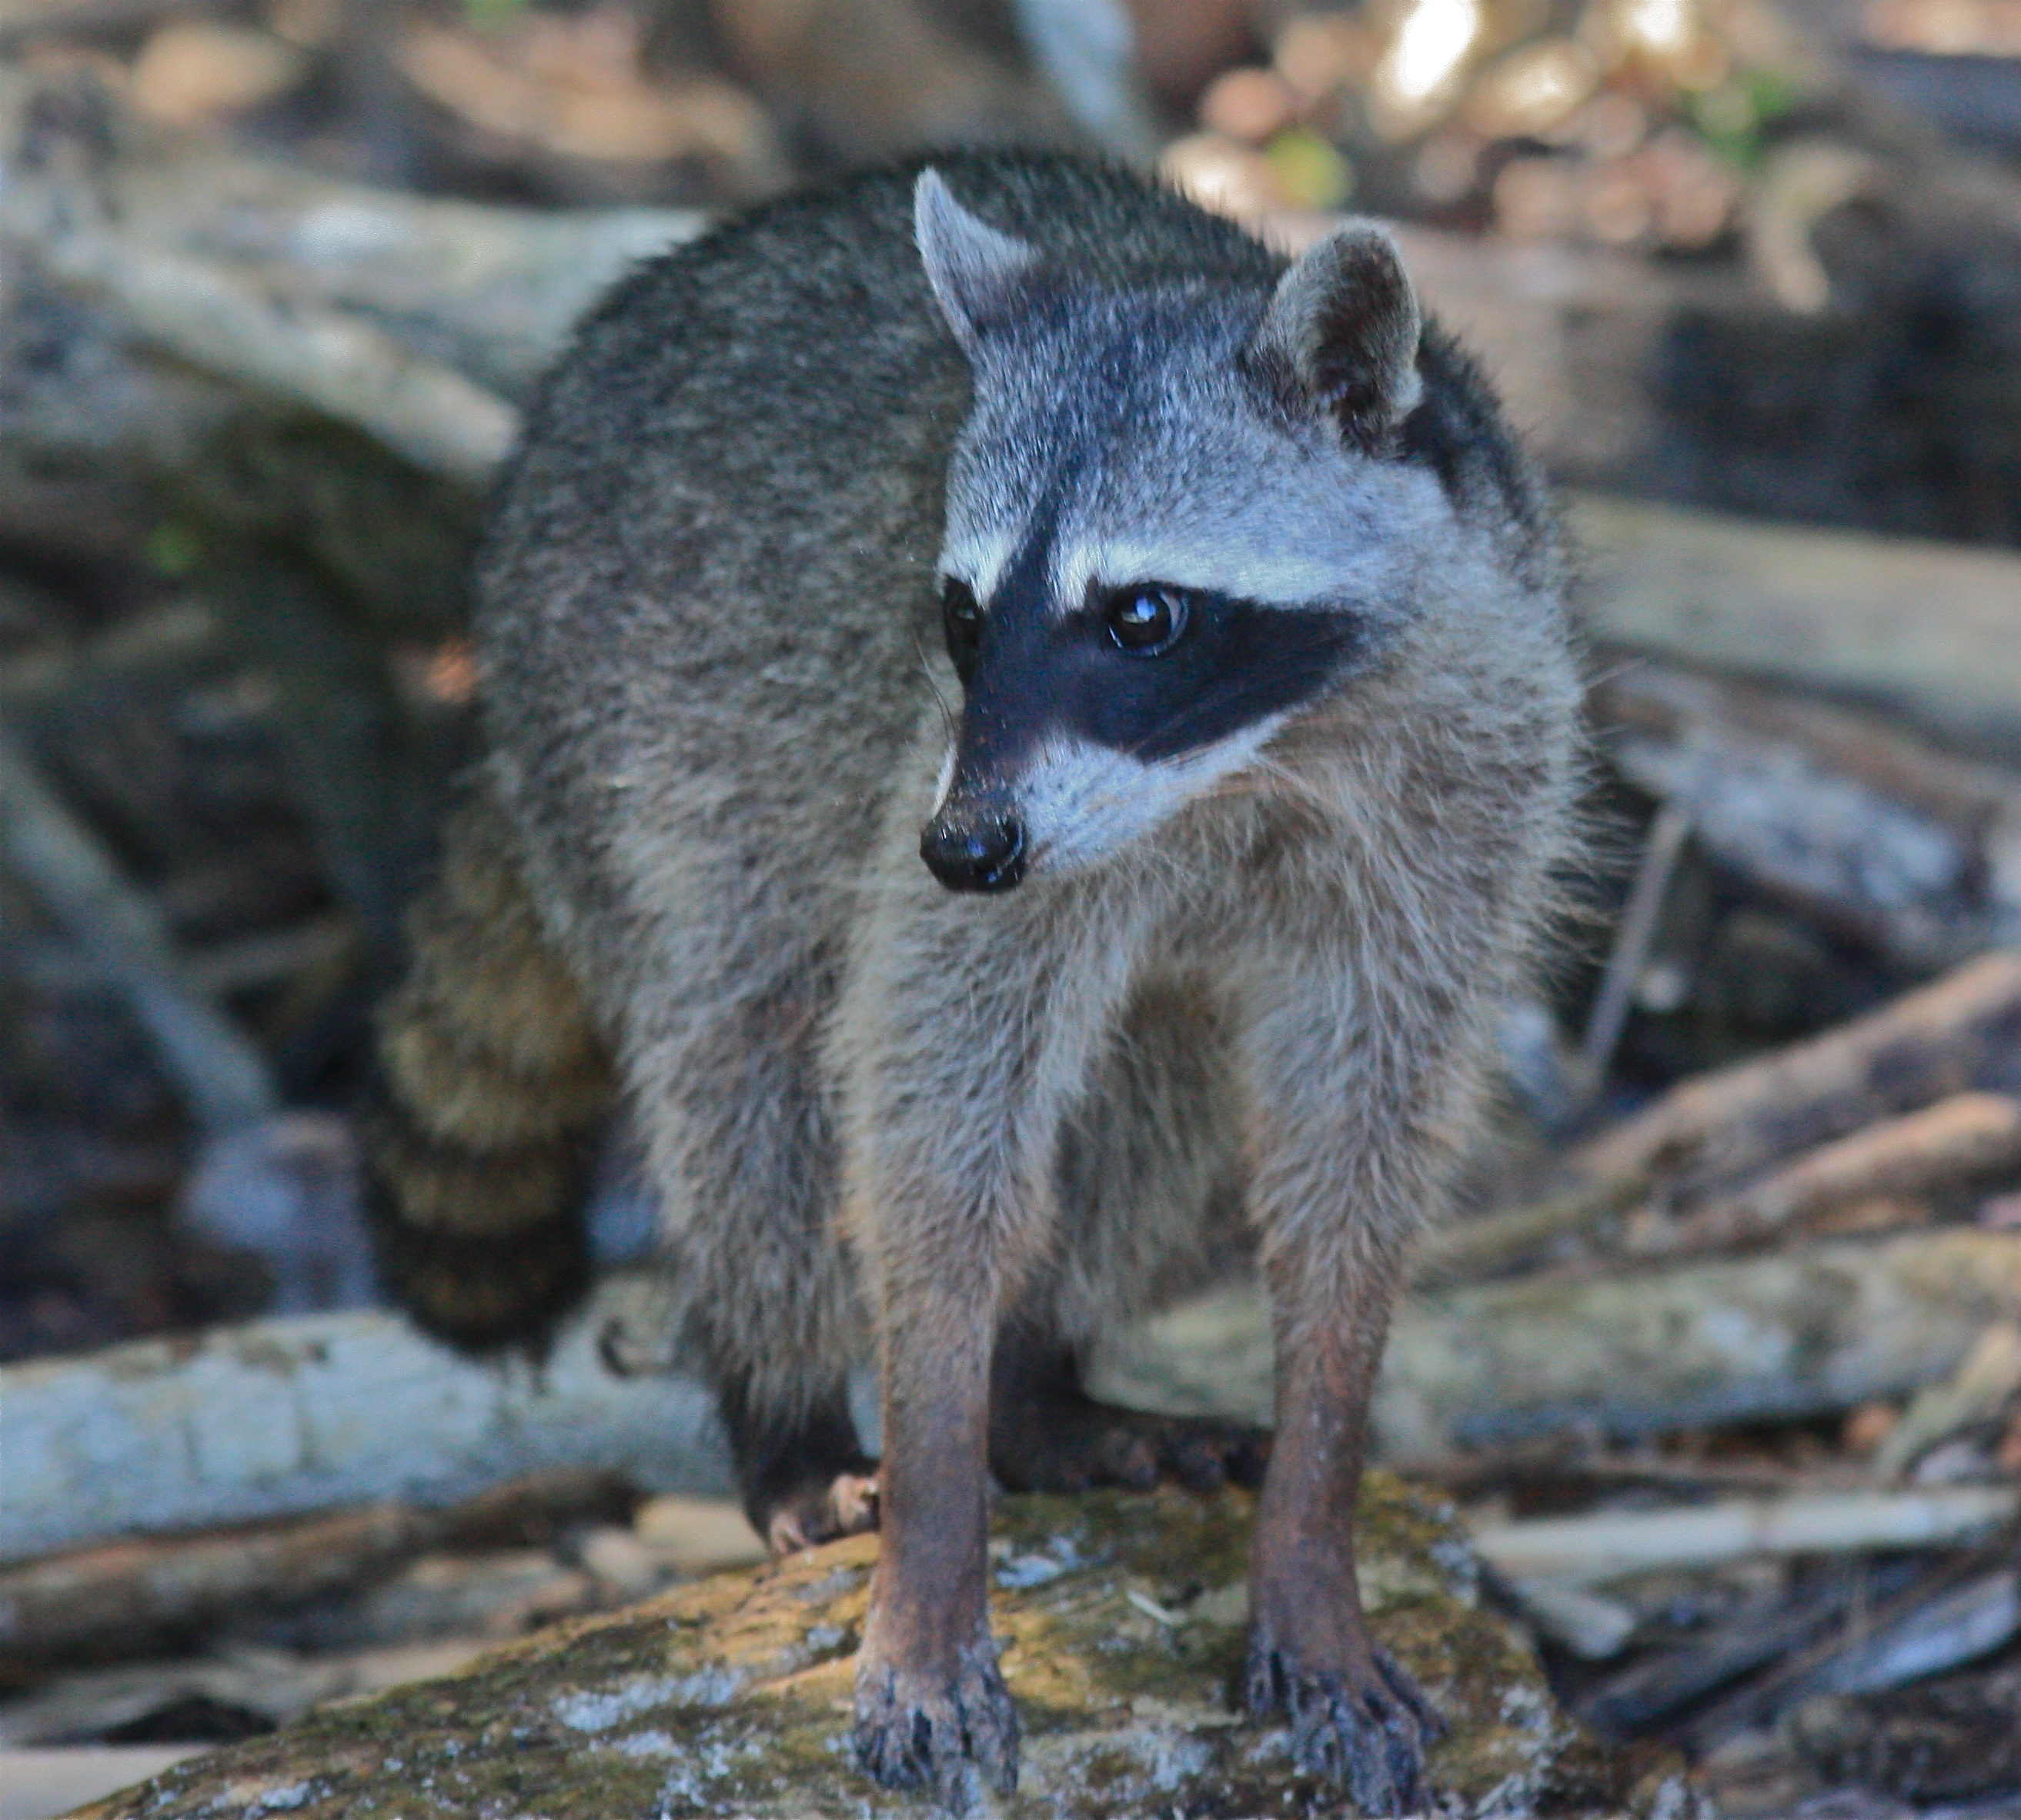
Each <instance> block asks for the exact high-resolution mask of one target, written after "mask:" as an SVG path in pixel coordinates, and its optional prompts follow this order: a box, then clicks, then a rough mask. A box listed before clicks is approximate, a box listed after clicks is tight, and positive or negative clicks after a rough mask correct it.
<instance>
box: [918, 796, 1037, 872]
mask: <svg viewBox="0 0 2021 1820" xmlns="http://www.w3.org/2000/svg"><path fill="white" fill-rule="evenodd" d="M919 857H920V858H921V859H923V860H924V861H926V862H927V871H929V872H931V873H932V874H933V875H934V877H935V878H937V879H939V880H940V882H941V883H942V884H943V885H945V886H947V888H948V889H949V890H950V891H1007V890H1010V887H1011V886H1014V885H1015V884H1016V883H1018V881H1019V880H1020V879H1022V878H1023V877H1024V875H1025V824H1024V823H1023V822H1022V821H1020V820H1018V817H1016V816H1014V815H1007V814H998V813H995V812H992V811H987V810H985V811H983V812H981V813H978V814H969V815H959V814H955V815H951V814H949V813H948V812H947V811H946V810H942V811H941V813H940V814H938V815H936V816H935V817H934V818H933V820H932V821H929V822H928V823H927V825H926V829H925V831H924V832H923V833H922V834H921V835H920V836H919Z"/></svg>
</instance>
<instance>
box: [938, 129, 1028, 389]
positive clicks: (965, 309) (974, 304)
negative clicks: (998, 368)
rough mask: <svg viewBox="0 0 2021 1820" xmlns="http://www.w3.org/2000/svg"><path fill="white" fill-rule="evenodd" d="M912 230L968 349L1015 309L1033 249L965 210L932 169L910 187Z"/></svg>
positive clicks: (943, 304)
mask: <svg viewBox="0 0 2021 1820" xmlns="http://www.w3.org/2000/svg"><path fill="white" fill-rule="evenodd" d="M912 233H913V236H914V238H916V239H917V241H918V242H919V259H920V262H921V263H922V264H923V265H924V266H925V267H926V268H927V282H928V283H929V284H930V285H931V286H933V287H934V297H936V298H937V299H938V300H939V302H940V306H941V314H942V315H945V317H946V318H947V319H948V326H949V328H951V329H953V330H954V337H955V339H956V340H957V341H959V342H960V344H962V347H963V348H964V349H965V350H966V351H967V352H969V353H970V354H973V353H974V351H975V350H976V347H977V345H978V343H980V342H981V340H982V337H983V336H984V334H985V333H986V332H987V331H988V330H989V328H990V327H991V326H992V325H993V324H995V323H998V322H1003V321H1004V320H1005V319H1007V318H1008V317H1010V316H1012V315H1015V314H1016V313H1017V312H1018V308H1020V305H1021V302H1022V300H1023V297H1024V296H1025V291H1026V281H1027V280H1028V279H1029V278H1030V277H1031V275H1032V273H1033V272H1035V271H1036V270H1037V269H1038V266H1039V255H1038V252H1037V249H1036V248H1034V247H1032V246H1027V245H1026V244H1025V242H1023V241H1021V240H1016V239H1013V238H1011V236H1010V235H1008V234H1000V233H999V232H998V231H996V229H995V228H994V227H991V226H990V225H989V223H988V222H987V221H985V220H981V218H980V217H978V216H975V215H972V214H970V213H969V211H968V210H967V209H964V208H963V206H961V204H960V203H959V202H956V200H955V195H954V191H952V190H951V189H949V187H948V186H947V180H946V179H945V177H942V176H941V173H939V172H938V171H937V170H934V169H931V168H929V169H926V170H923V171H921V172H920V173H919V181H918V182H917V183H916V184H914V185H913V186H912Z"/></svg>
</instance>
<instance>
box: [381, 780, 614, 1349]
mask: <svg viewBox="0 0 2021 1820" xmlns="http://www.w3.org/2000/svg"><path fill="white" fill-rule="evenodd" d="M407 935H408V949H409V960H408V969H407V973H406V977H405V978H404V979H403V980H402V982H401V984H400V985H399V987H398V988H396V989H395V991H394V992H393V993H392V994H391V996H390V997H389V998H388V999H386V1001H385V1002H384V1004H383V1005H382V1006H381V1009H380V1012H379V1017H378V1026H377V1047H376V1055H375V1061H376V1066H375V1068H374V1071H373V1081H372V1083H371V1087H370V1090H369V1092H368V1094H367V1097H366V1105H365V1108H364V1110H363V1112H362V1116H361V1118H360V1120H359V1132H360V1136H361V1138H362V1145H363V1148H364V1152H365V1159H366V1170H367V1174H368V1176H369V1178H370V1193H369V1197H368V1205H369V1207H370V1214H371V1225H372V1230H373V1243H374V1247H375V1250H376V1251H377V1260H378V1266H379V1275H380V1280H381V1286H382V1287H384V1289H385V1290H386V1291H387V1292H388V1294H390V1295H391V1296H392V1297H393V1298H394V1299H395V1300H396V1301H399V1303H400V1304H401V1305H402V1307H404V1308H405V1309H406V1310H407V1312H408V1313H409V1314H410V1316H412V1317H413V1319H414V1320H415V1322H416V1323H417V1324H418V1325H419V1326H420V1327H422V1328H423V1329H424V1330H426V1331H427V1332H429V1333H431V1334H435V1336H436V1337H437V1338H441V1339H444V1340H446V1341H450V1343H452V1344H453V1345H457V1346H460V1347H461V1348H463V1349H465V1350H467V1351H472V1352H487V1351H495V1350H497V1349H501V1348H504V1347H510V1346H520V1347H525V1348H528V1349H533V1350H538V1349H541V1348H542V1347H543V1346H544V1344H545V1342H546V1341H547V1340H548V1338H549V1337H550V1335H551V1334H552V1331H553V1329H554V1327H555V1323H556V1322H557V1321H559V1319H560V1318H561V1317H562V1316H563V1315H564V1314H566V1312H568V1310H569V1309H570V1306H571V1305H573V1304H574V1303H575V1302H576V1301H577V1300H579V1299H580V1298H581V1295H582V1294H583V1293H584V1290H585V1289H586V1288H587V1287H588V1282H589V1244H588V1231H587V1227H586V1223H585V1219H584V1202H585V1199H586V1196H587V1192H588V1176H589V1170H590V1167H591V1165H592V1152H593V1147H594V1144H595V1138H596V1136H597V1133H598V1130H599V1127H600V1126H601V1124H602V1123H603V1118H604V1116H605V1114H606V1112H607V1110H608V1109H609V1108H610V1104H611V1101H612V1097H613V1093H614V1087H613V1081H612V1076H611V1072H610V1064H609V1061H608V1059H607V1057H606V1054H605V1052H604V1049H603V1044H602V1043H601V1042H600V1040H599V1037H598V1036H597V1032H596V1031H595V1028H594V1026H593V1025H592V1023H591V1021H590V1017H589V1014H588V1007H587V1006H585V1005H584V1002H583V999H582V996H581V992H580V990H579V989H578V988H577V985H576V983H575V981H574V978H573V977H572V976H571V975H570V973H569V972H568V970H567V969H566V966H565V965H564V963H563V960H562V959H561V957H560V956H559V955H557V954H556V953H555V951H554V949H553V948H552V947H551V946H550V945H548V942H547V941H546V939H545V938H544V936H543V934H542V933H541V927H540V924H539V921H538V919H537V917H536V916H535V915H534V912H533V903H532V901H531V899H530V897H529V896H528V894H527V891H526V885H525V883H524V882H523V879H522V878H521V876H520V874H519V867H518V863H517V861H515V857H514V856H513V850H512V836H511V833H510V831H509V830H508V828H507V827H506V825H505V822H504V817H503V816H502V814H501V813H500V811H499V810H498V809H497V806H495V805H494V804H493V803H491V801H490V799H489V798H488V797H486V795H484V794H483V792H482V791H481V790H472V791H469V792H467V793H466V795H464V798H463V799H462V800H461V802H460V803H458V805H457V808H456V809H455V810H454V811H453V814H451V816H450V821H449V823H448V825H447V827H446V829H445V832H444V835H443V845H442V865H441V870H440V872H439V874H438V875H437V877H436V879H435V883H434V884H433V885H432V887H431V888H430V889H429V890H428V891H427V893H426V894H424V896H423V897H421V899H420V900H419V901H417V904H416V905H415V906H414V908H413V911H412V912H410V915H409V919H408V929H407Z"/></svg>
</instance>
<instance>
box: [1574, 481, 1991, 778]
mask: <svg viewBox="0 0 2021 1820" xmlns="http://www.w3.org/2000/svg"><path fill="white" fill-rule="evenodd" d="M1570 517H1571V525H1572V528H1573V530H1574V531H1575V533H1576V534H1577V536H1578V537H1579V540H1580V541H1581V542H1582V544H1584V545H1585V546H1586V549H1587V551H1589V559H1590V570H1591V573H1590V578H1589V582H1588V584H1587V586H1586V588H1585V590H1584V592H1583V593H1582V599H1581V602H1580V608H1579V611H1580V617H1581V618H1582V621H1583V622H1584V624H1586V628H1587V629H1588V630H1589V632H1591V633H1592V634H1593V636H1594V637H1596V638H1598V639H1604V640H1605V641H1607V642H1609V643H1611V644H1615V645H1622V646H1628V647H1630V649H1632V650H1639V651H1647V652H1649V653H1652V654H1654V655H1656V656H1659V657H1669V658H1672V659H1674V660H1676V661H1679V662H1681V663H1686V664H1695V665H1699V666H1702V667H1704V668H1709V669H1714V670H1721V671H1725V672H1729V673H1733V674H1737V675H1743V676H1753V677H1758V678H1761V679H1764V680H1767V681H1771V682H1781V683H1793V684H1796V685H1797V686H1801V687H1804V688H1812V689H1819V688H1822V689H1827V690H1837V691H1841V692H1844V693H1857V694H1858V695H1859V696H1861V697H1863V698H1866V699H1869V700H1872V701H1877V702H1879V703H1881V704H1884V705H1885V706H1887V707H1888V708H1892V709H1894V710H1895V711H1897V712H1901V713H1903V714H1906V715H1907V716H1909V718H1910V719H1911V720H1912V721H1914V723H1917V724H1918V725H1921V726H1928V727H1930V728H1932V730H1937V731H1939V732H1943V733H1950V734H1954V735H1957V736H1961V737H1967V738H1970V739H1973V740H1994V741H1997V740H2001V739H2011V737H2012V734H2013V733H2014V732H2015V731H2016V729H2017V727H2021V709H2017V707H2016V704H2021V639H2016V637H2015V635H2014V602H2015V601H2016V599H2021V556H2017V555H2015V554H2014V553H2012V551H2004V550H1975V549H1966V548H1954V547H1951V546H1949V545H1946V544H1932V543H1923V542H1919V541H1915V540H1913V539H1910V538H1893V537H1869V536H1865V535H1863V534H1859V533H1853V532H1845V531H1819V530H1801V529H1797V528H1793V527H1790V526H1765V525H1761V524H1756V523H1752V522H1744V521H1742V520H1741V519H1724V518H1719V517H1716V516H1714V515H1711V514H1709V513H1701V512H1679V511H1674V510H1671V509H1669V508H1665V507H1662V506H1653V505H1642V504H1635V503H1633V502H1631V501H1626V500H1616V499H1602V498H1600V497H1597V495H1593V494H1584V495H1581V496H1579V497H1576V498H1575V499H1574V500H1573V501H1572V502H1571V513H1570Z"/></svg>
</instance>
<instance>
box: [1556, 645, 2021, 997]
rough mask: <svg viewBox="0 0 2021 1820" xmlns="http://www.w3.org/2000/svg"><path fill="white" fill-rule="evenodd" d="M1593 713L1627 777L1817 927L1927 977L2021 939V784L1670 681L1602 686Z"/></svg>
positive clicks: (1836, 714)
mask: <svg viewBox="0 0 2021 1820" xmlns="http://www.w3.org/2000/svg"><path fill="white" fill-rule="evenodd" d="M1592 708H1593V715H1594V718H1595V720H1596V722H1597V723H1598V725H1599V726H1600V730H1601V734H1602V738H1603V741H1604V744H1605V746H1606V748H1607V750H1608V754H1609V755H1610V757H1611V759H1612V760H1613V762H1614V764H1615V766H1616V768H1617V769H1618V770H1620V771H1621V773H1622V774H1623V775H1624V776H1625V777H1627V778H1628V779H1629V780H1630V781H1632V782H1633V783H1634V784H1636V785H1637V786H1638V787H1639V788H1641V789H1644V790H1646V791H1648V792H1649V793H1650V794H1651V795H1654V796H1655V797H1657V798H1659V799H1660V800H1662V802H1663V803H1666V805H1667V806H1668V807H1669V810H1670V813H1671V814H1683V815H1686V816H1688V817H1690V820H1691V824H1692V832H1693V834H1694V836H1695V838H1696V839H1697V840H1698V841H1699V843H1701V844H1702V846H1704V847H1705V848H1706V850H1709V851H1710V852H1711V853H1712V854H1714V855H1715V856H1717V857H1718V858H1719V859H1721V860H1722V861H1724V862H1725V863H1726V864H1727V865H1729V866H1731V867H1732V868H1734V869H1735V871H1737V872H1739V873H1740V874H1741V875H1742V876H1743V877H1746V878H1747V879H1750V880H1751V881H1752V882H1753V883H1755V884H1756V885H1757V886H1760V887H1761V888H1762V889H1763V890H1764V891H1766V892H1767V893H1768V894H1769V895H1771V896H1772V897H1778V898H1780V899H1781V900H1782V901H1784V902H1786V903H1788V904H1790V905H1793V907H1794V908H1797V910H1798V911H1799V912H1801V913H1802V914H1803V915H1806V916H1808V917H1809V918H1810V919H1812V920H1813V921H1815V922H1819V923H1822V924H1823V925H1824V926H1826V927H1827V928H1830V929H1832V930H1836V931H1837V932H1838V933H1840V934H1844V935H1849V936H1851V937H1854V938H1855V939H1856V940H1858V941H1862V942H1863V943H1864V944H1865V945H1867V946H1868V947H1870V948H1873V949H1874V950H1875V951H1877V952H1879V953H1880V954H1881V955H1884V956H1885V957H1886V958H1888V959H1889V960H1891V961H1892V962H1894V963H1895V964H1897V965H1899V966H1906V967H1910V968H1915V969H1920V970H1932V969H1934V968H1935V967H1938V966H1953V965H1956V964H1957V963H1959V962H1961V961H1962V960H1965V959H1969V958H1970V957H1971V956H1972V955H1974V954H1975V953H1978V952H1981V951H1983V949H1985V948H1988V947H1992V946H1995V945H1998V944H2000V943H2001V942H2003V941H2012V940H2015V939H2016V938H2017V937H2021V863H2017V862H2021V777H2015V776H2013V775H2011V774H2008V773H2005V772H2001V771H1997V770H1994V769H1992V768H1991V767H1990V766H1980V765H1973V764H1968V763H1965V762H1964V761H1963V760H1961V759H1953V758H1950V757H1947V756H1946V755H1943V754H1941V753H1939V752H1934V751H1932V750H1931V749H1930V748H1928V747H1927V746H1925V745H1923V744H1921V742H1919V741H1915V740H1913V739H1911V738H1910V737H1907V736H1906V735H1905V734H1902V733H1897V732H1895V730H1892V728H1890V727H1888V726H1884V725H1883V724H1881V723H1877V722H1876V721H1874V719H1871V718H1870V717H1868V716H1865V715H1855V714H1851V713H1848V712H1844V711H1843V710H1841V709H1837V708H1827V707H1825V706H1823V705H1822V704H1818V703H1815V702H1808V701H1793V700H1791V699H1790V698H1788V697H1779V696H1775V695H1772V694H1769V693H1765V692H1764V691H1763V690H1758V689H1751V688H1747V687H1745V686H1739V685H1735V684H1733V683H1721V682H1718V681H1716V680H1714V679H1712V678H1710V677H1704V676H1694V675H1686V674H1684V672H1680V671H1677V670H1672V669H1668V668H1664V667H1662V666H1660V665H1640V666H1634V667H1630V668H1626V669H1625V670H1623V671H1622V672H1621V673H1619V674H1618V675H1615V676H1613V677H1611V678H1610V679H1608V680H1607V681H1605V682H1604V683H1601V684H1600V686H1598V687H1597V689H1595V690H1594V691H1593V701H1592Z"/></svg>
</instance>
